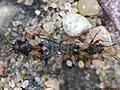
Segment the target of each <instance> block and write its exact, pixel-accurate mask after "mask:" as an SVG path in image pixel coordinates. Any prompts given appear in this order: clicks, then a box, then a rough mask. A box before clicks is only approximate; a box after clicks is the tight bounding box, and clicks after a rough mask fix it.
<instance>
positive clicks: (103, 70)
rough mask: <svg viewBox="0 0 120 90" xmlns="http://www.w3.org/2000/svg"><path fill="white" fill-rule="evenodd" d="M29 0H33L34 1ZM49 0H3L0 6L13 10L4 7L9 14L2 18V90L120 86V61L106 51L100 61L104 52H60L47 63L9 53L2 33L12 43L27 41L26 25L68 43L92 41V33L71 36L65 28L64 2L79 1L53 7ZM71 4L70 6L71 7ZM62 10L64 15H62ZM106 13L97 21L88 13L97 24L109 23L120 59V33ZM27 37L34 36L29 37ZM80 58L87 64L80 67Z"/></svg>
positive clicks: (81, 88)
mask: <svg viewBox="0 0 120 90" xmlns="http://www.w3.org/2000/svg"><path fill="white" fill-rule="evenodd" d="M18 1H22V0H18ZM25 1H26V2H27V1H28V3H30V1H32V0H25ZM45 1H46V2H43V1H42V0H34V2H33V3H32V4H31V5H26V3H25V2H24V3H18V2H16V1H15V0H6V1H4V0H0V5H1V6H0V7H1V8H2V7H6V8H7V9H8V11H9V12H11V14H8V11H6V12H4V11H3V10H2V9H0V10H1V12H3V14H4V13H5V14H4V15H0V18H1V20H2V18H4V19H3V21H0V24H1V25H0V28H1V29H0V30H1V31H0V34H1V37H0V41H1V43H0V60H1V61H0V65H1V67H2V66H4V68H2V69H1V71H0V72H1V74H0V90H84V89H85V90H93V89H94V88H105V87H109V88H119V85H120V72H119V68H120V66H119V63H118V62H117V60H115V59H114V58H112V57H111V55H110V56H109V55H106V54H107V53H105V54H103V57H102V60H99V59H101V58H99V56H100V55H93V56H89V55H88V54H86V53H82V52H81V53H80V54H79V55H77V58H75V57H73V55H70V56H69V55H66V56H64V57H63V55H62V54H56V55H54V56H52V57H50V58H49V59H48V60H47V61H48V63H47V64H46V62H45V60H40V59H37V60H36V59H34V58H31V57H26V56H25V55H23V54H21V53H16V52H14V51H12V52H10V53H9V54H8V55H6V53H7V52H8V51H9V49H11V48H12V45H10V44H9V43H8V42H7V41H6V40H5V39H4V38H3V37H2V36H3V35H5V37H6V38H7V39H8V40H9V41H10V42H11V43H14V42H15V41H16V40H17V39H19V40H24V39H25V36H24V31H25V30H27V29H26V27H30V29H31V30H33V29H34V30H36V31H37V30H38V31H39V30H40V31H41V32H42V33H43V34H45V35H48V37H49V38H54V39H56V40H57V41H58V42H59V41H63V42H65V43H66V42H73V41H74V40H75V39H80V40H82V41H83V43H86V42H87V43H88V41H90V40H91V39H87V38H86V37H89V36H90V35H89V33H88V32H87V33H85V34H82V35H81V36H78V37H71V36H69V35H68V34H66V32H65V31H64V28H63V25H62V15H63V16H64V13H65V12H68V11H69V10H65V7H64V5H63V6H62V3H63V4H64V3H69V4H71V5H76V2H77V3H78V1H77V0H61V2H60V3H61V4H60V3H57V4H58V6H56V4H52V6H51V7H50V6H49V4H48V3H50V1H51V2H52V1H53V0H48V1H47V0H45ZM55 1H59V0H55ZM55 1H54V3H55ZM59 4H60V5H59ZM69 4H68V5H66V7H67V8H68V9H69ZM54 7H55V8H54ZM15 8H16V9H15ZM60 12H61V15H59V14H60ZM102 12H103V11H102V10H101V11H100V13H99V14H98V16H97V17H98V21H96V20H95V17H93V18H92V17H88V16H87V17H86V18H88V19H89V20H90V22H92V24H93V26H94V27H97V26H99V25H103V26H105V27H106V28H107V29H108V31H109V32H110V33H109V34H110V36H111V37H112V42H113V43H116V42H118V44H117V45H116V46H115V47H113V48H112V49H113V50H112V52H111V53H116V54H115V55H116V56H115V57H117V59H118V61H119V54H120V52H119V49H120V48H119V40H120V39H119V32H118V31H117V30H116V28H115V27H114V24H113V23H112V21H110V20H109V18H107V17H106V14H105V13H102ZM8 17H9V18H8ZM92 34H93V33H92ZM27 38H28V39H31V37H29V36H28V37H27ZM85 46H86V44H85ZM4 56H5V57H4ZM3 57H4V58H3ZM96 57H97V58H96ZM67 61H70V63H69V62H68V63H67ZM79 61H82V62H84V65H83V67H82V66H81V65H80V66H79ZM66 63H67V64H66ZM71 63H72V65H71ZM1 67H0V68H1ZM2 70H3V72H4V73H3V72H2ZM50 78H52V79H56V80H50V82H49V83H47V81H49V79H50ZM46 83H47V84H46ZM57 83H59V86H57V85H56V84H57ZM50 87H52V88H50ZM58 87H59V88H58ZM3 88H4V89H3ZM56 88H57V89H56ZM95 90H96V89H95Z"/></svg>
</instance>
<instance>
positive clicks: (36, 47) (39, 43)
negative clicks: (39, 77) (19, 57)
mask: <svg viewBox="0 0 120 90" xmlns="http://www.w3.org/2000/svg"><path fill="white" fill-rule="evenodd" d="M3 37H4V39H5V40H7V39H6V37H5V36H3ZM7 42H8V43H9V44H10V45H12V49H11V50H10V51H15V52H16V53H22V54H24V55H26V56H28V57H33V58H39V59H45V58H49V57H51V56H53V55H55V54H57V53H58V52H62V53H69V54H74V53H76V52H77V48H78V47H77V45H75V44H63V43H61V42H57V41H56V40H54V39H50V38H38V40H34V39H33V40H27V39H26V40H24V41H22V40H16V41H15V43H14V44H12V43H10V42H9V41H8V40H7ZM32 42H36V43H35V44H33V43H32ZM10 51H8V53H9V52H10ZM6 55H7V54H6ZM6 55H5V56H6Z"/></svg>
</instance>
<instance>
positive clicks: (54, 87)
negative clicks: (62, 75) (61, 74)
mask: <svg viewBox="0 0 120 90" xmlns="http://www.w3.org/2000/svg"><path fill="white" fill-rule="evenodd" d="M44 84H45V86H46V87H47V88H46V89H45V90H47V89H48V88H51V89H48V90H60V87H59V81H58V80H57V79H56V78H49V79H48V81H46V82H45V83H44Z"/></svg>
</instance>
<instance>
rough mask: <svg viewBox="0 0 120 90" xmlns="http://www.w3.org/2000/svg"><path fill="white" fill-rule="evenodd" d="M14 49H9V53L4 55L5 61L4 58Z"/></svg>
mask: <svg viewBox="0 0 120 90" xmlns="http://www.w3.org/2000/svg"><path fill="white" fill-rule="evenodd" d="M12 51H13V49H10V50H8V51H7V53H6V54H5V55H4V56H3V58H2V61H3V60H4V58H5V57H6V56H7V55H8V54H9V53H10V52H12Z"/></svg>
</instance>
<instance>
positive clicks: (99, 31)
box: [89, 29, 101, 44]
mask: <svg viewBox="0 0 120 90" xmlns="http://www.w3.org/2000/svg"><path fill="white" fill-rule="evenodd" d="M100 31H101V29H100V30H99V31H98V32H97V33H96V34H95V36H94V37H93V39H92V40H91V41H90V43H89V44H92V43H93V41H94V39H95V38H96V36H97V35H98V33H99V32H100Z"/></svg>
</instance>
